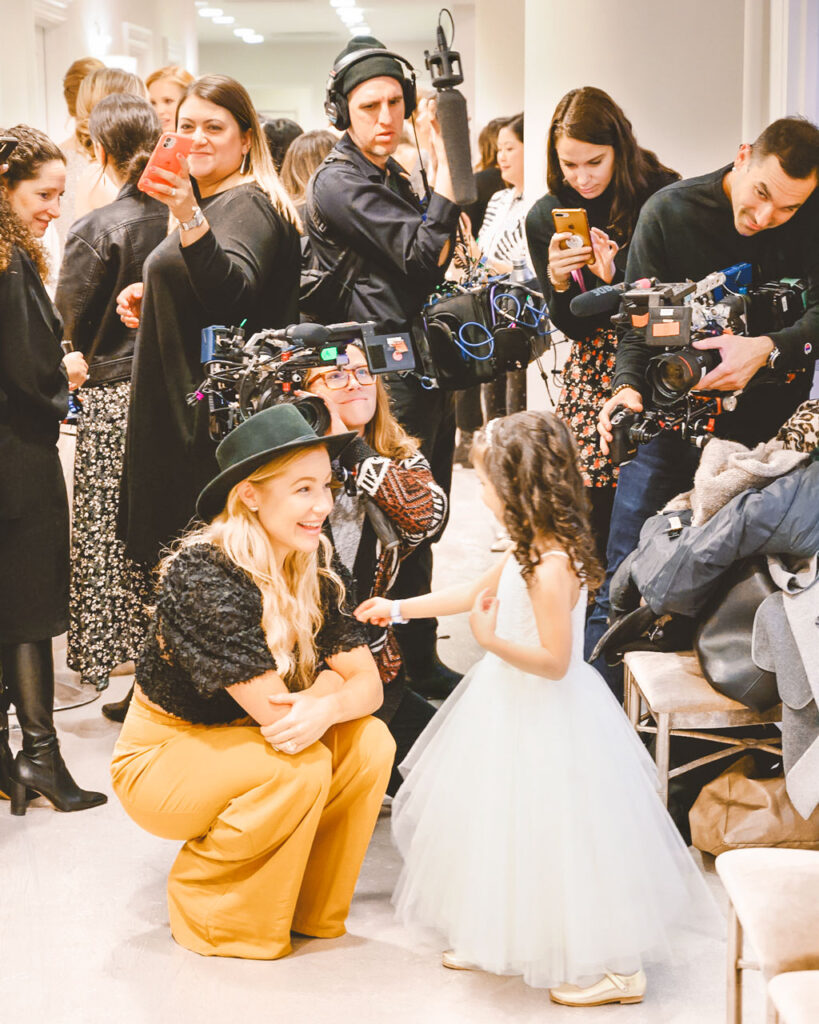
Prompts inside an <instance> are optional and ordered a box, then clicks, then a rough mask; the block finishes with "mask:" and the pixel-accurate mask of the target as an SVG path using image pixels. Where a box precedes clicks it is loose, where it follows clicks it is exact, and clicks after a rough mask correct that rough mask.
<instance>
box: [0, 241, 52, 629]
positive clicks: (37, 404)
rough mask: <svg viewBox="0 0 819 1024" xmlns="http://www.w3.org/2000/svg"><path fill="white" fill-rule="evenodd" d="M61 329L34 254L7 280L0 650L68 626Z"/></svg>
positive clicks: (1, 297)
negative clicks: (59, 442)
mask: <svg viewBox="0 0 819 1024" xmlns="http://www.w3.org/2000/svg"><path fill="white" fill-rule="evenodd" d="M61 337H62V324H61V323H60V318H59V316H58V314H57V310H56V309H55V308H54V306H53V304H52V302H51V300H50V299H49V297H48V294H47V293H46V290H45V288H44V287H43V282H42V281H41V280H40V275H39V274H38V273H37V268H36V267H35V265H34V263H33V262H32V260H31V258H30V257H29V256H28V254H26V253H24V252H22V251H21V250H20V249H18V248H16V247H15V248H14V249H13V250H12V255H11V261H10V263H9V266H8V267H7V269H6V270H5V271H3V272H2V273H0V643H25V642H29V641H36V640H43V639H45V638H46V637H51V636H58V635H59V634H60V633H62V632H64V630H65V629H67V627H68V502H67V500H66V494H65V483H64V482H63V475H62V470H61V468H60V460H59V457H58V455H57V438H58V436H59V429H60V420H62V419H63V418H64V417H65V415H66V414H67V412H68V381H67V379H66V376H65V373H64V371H63V368H62V357H63V353H62V350H61V349H60V339H61Z"/></svg>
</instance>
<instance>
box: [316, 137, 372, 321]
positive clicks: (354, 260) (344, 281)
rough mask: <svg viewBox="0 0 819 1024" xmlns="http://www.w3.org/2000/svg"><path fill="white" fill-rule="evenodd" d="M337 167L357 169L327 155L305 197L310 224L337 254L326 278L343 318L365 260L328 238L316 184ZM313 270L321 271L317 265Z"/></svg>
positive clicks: (343, 158) (346, 160) (334, 155)
mask: <svg viewBox="0 0 819 1024" xmlns="http://www.w3.org/2000/svg"><path fill="white" fill-rule="evenodd" d="M334 163H345V164H352V165H353V166H355V165H354V164H353V161H352V160H351V159H350V158H349V157H348V156H345V155H344V154H343V153H337V152H336V151H335V150H333V151H332V152H330V153H328V154H327V156H326V157H325V158H324V160H323V161H322V162H321V163H320V164H319V166H318V167H317V168H316V171H315V173H314V174H313V176H312V177H311V178H310V181H309V182H308V183H307V191H306V193H305V210H306V213H307V216H308V218H309V221H310V223H311V224H312V226H313V227H314V228H315V230H316V231H317V232H318V234H319V235H321V236H322V238H323V239H324V240H325V241H327V242H329V243H330V245H332V246H333V247H334V248H335V249H337V250H338V257H337V260H336V263H335V266H334V267H333V268H332V269H331V270H329V271H327V272H326V277H327V279H328V282H327V283H329V282H330V281H332V291H334V292H337V293H338V302H339V305H338V310H337V314H336V315H337V316H339V317H341V318H343V317H345V316H346V315H347V310H348V309H349V306H350V302H351V301H352V294H353V287H354V285H355V282H356V281H357V280H358V277H359V274H360V273H361V270H362V267H363V266H364V259H363V257H361V256H359V254H358V253H357V252H356V251H355V250H354V249H353V248H352V247H351V246H349V245H345V246H343V247H342V246H339V245H338V244H337V243H336V242H334V241H333V239H332V238H330V237H329V231H328V227H327V224H326V223H325V221H324V220H323V219H322V217H321V215H320V214H319V210H318V206H317V204H316V199H315V195H314V186H315V182H316V179H317V178H318V176H319V174H321V172H322V171H323V170H324V169H325V168H327V167H330V166H331V165H332V164H334ZM308 248H309V247H308ZM315 260H316V256H315V254H314V255H313V256H312V257H311V260H310V262H313V263H314V264H315ZM310 269H312V270H318V268H317V267H316V266H315V265H314V266H313V268H310ZM325 288H326V285H325ZM325 294H326V293H325Z"/></svg>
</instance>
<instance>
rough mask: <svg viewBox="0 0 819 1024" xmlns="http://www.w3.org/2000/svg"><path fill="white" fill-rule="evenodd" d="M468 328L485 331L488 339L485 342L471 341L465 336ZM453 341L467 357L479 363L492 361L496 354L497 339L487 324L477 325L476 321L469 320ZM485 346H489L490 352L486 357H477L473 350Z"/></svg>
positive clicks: (453, 337)
mask: <svg viewBox="0 0 819 1024" xmlns="http://www.w3.org/2000/svg"><path fill="white" fill-rule="evenodd" d="M467 327H477V328H478V330H480V331H484V332H485V334H486V339H485V340H484V341H469V340H468V339H467V338H465V337H464V336H463V332H464V330H465V329H466V328H467ZM452 340H453V341H454V342H455V344H456V345H457V346H458V348H459V349H460V350H461V351H462V352H463V354H464V355H465V356H469V358H470V359H474V360H476V361H477V362H479V363H483V362H486V360H487V359H491V358H492V356H493V355H494V354H495V339H494V337H493V336H492V332H491V331H490V330H489V328H488V327H486V325H485V324H479V323H476V322H475V321H474V320H468V321H467V322H466V323H464V324H462V325H461V329H460V330H459V331H458V337H457V338H456V337H455V335H453V336H452ZM483 345H488V346H489V352H488V353H487V354H486V355H485V356H479V355H476V354H475V352H474V351H473V349H476V348H481V347H482V346H483Z"/></svg>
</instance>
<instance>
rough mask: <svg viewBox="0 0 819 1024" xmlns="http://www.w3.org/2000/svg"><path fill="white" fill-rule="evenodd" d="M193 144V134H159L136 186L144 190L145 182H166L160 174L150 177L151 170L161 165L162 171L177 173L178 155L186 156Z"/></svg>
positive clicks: (164, 183)
mask: <svg viewBox="0 0 819 1024" xmlns="http://www.w3.org/2000/svg"><path fill="white" fill-rule="evenodd" d="M192 145H193V136H191V135H179V134H178V133H177V132H163V133H162V135H160V136H159V142H157V144H156V147H155V149H154V151H153V153H151V156H150V159H149V160H148V163H147V164H146V165H145V170H144V171H143V172H142V174H141V175H140V177H139V181H138V182H137V188H139V189H142V191H143V192H144V191H145V187H144V186H145V183H146V182H148V181H154V182H156V183H159V184H162V185H166V184H167V182H166V181H165V179H164V178H163V177H161V175H156V177H154V178H152V177H151V172H152V171H154V170H155V169H156V168H157V167H161V168H162V170H163V171H172V172H173V173H174V174H178V173H179V159H178V157H179V156H180V155H181V156H187V155H188V153H190V151H191V146H192Z"/></svg>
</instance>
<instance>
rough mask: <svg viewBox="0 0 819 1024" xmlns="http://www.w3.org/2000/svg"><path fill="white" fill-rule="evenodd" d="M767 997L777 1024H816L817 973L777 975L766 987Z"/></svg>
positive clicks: (818, 1001)
mask: <svg viewBox="0 0 819 1024" xmlns="http://www.w3.org/2000/svg"><path fill="white" fill-rule="evenodd" d="M768 996H769V998H770V1000H771V1003H772V1004H773V1007H774V1009H775V1010H776V1013H777V1022H778V1024H816V1021H817V1020H819V971H791V972H790V973H788V974H777V976H776V977H775V978H773V979H772V980H771V982H770V984H769V985H768Z"/></svg>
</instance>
